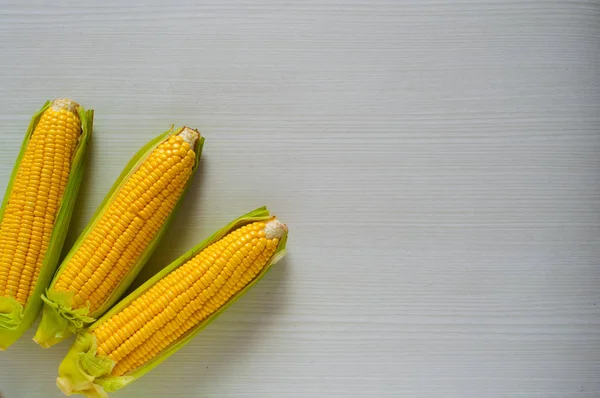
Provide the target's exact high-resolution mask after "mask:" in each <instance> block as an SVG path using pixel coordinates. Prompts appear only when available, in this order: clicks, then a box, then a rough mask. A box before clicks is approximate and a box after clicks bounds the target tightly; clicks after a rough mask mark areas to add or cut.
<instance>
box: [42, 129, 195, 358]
mask: <svg viewBox="0 0 600 398" xmlns="http://www.w3.org/2000/svg"><path fill="white" fill-rule="evenodd" d="M182 129H183V127H180V128H178V129H174V128H173V126H171V128H170V129H169V130H167V131H165V132H163V133H162V134H160V135H159V136H157V137H155V138H154V139H152V140H151V141H150V142H148V143H147V144H146V145H144V146H143V147H142V148H141V149H140V150H138V152H137V153H136V154H135V155H134V156H133V157H132V158H131V160H130V161H129V162H128V163H127V165H126V166H125V168H124V169H123V171H122V172H121V174H120V175H119V177H118V178H117V180H116V181H115V183H114V184H113V186H112V187H111V189H110V191H109V192H108V193H107V195H106V196H105V197H104V200H103V201H102V203H101V204H100V206H99V207H98V209H96V212H95V213H94V215H93V216H92V219H91V220H90V222H89V223H88V225H87V226H86V228H85V229H84V230H83V232H82V233H81V235H80V236H79V238H78V239H77V241H76V242H75V244H74V245H73V247H72V248H71V250H70V251H69V253H68V254H67V256H66V257H65V259H64V260H63V262H62V264H61V266H60V267H59V269H58V271H57V272H56V274H55V275H54V278H53V279H52V281H51V282H50V284H49V286H52V285H54V283H56V281H57V279H58V277H59V276H60V274H61V272H62V271H64V268H65V265H66V264H67V262H68V261H69V260H70V259H71V258H72V257H73V255H74V253H75V251H76V250H77V249H78V248H79V246H80V245H81V243H82V242H83V240H84V239H85V237H86V236H87V234H88V233H89V232H90V230H91V229H92V228H93V227H94V226H95V225H96V223H97V222H98V220H99V219H100V215H101V214H103V213H104V212H105V210H106V208H107V207H108V205H109V204H110V203H111V202H112V200H113V198H114V197H115V196H116V194H117V193H118V192H119V190H120V189H121V188H122V186H123V184H124V183H125V181H126V180H127V178H129V176H130V175H131V174H133V173H134V172H135V171H136V170H137V169H138V167H139V166H140V164H141V163H142V162H143V161H144V160H145V159H146V158H147V157H148V156H149V155H150V153H151V152H152V151H153V150H154V149H155V148H156V147H157V146H158V145H160V144H161V143H162V142H163V141H164V140H166V139H167V138H168V137H170V136H172V135H175V134H178V133H179V132H181V130H182ZM203 147H204V137H202V136H201V137H200V138H199V139H198V140H197V141H196V146H195V148H194V151H195V153H196V161H195V164H194V167H193V169H192V175H191V176H190V178H189V179H188V182H187V184H186V187H185V188H184V190H183V192H182V194H181V196H180V197H179V199H178V200H177V203H176V204H175V207H174V208H173V211H172V212H171V214H170V215H169V216H168V217H167V219H166V220H165V223H164V224H163V225H162V227H161V229H160V230H159V232H158V233H157V234H156V236H155V237H154V239H153V240H152V242H150V244H149V245H148V247H147V248H146V250H145V251H144V252H143V253H142V255H141V256H140V258H139V259H138V261H137V262H136V264H135V265H134V266H133V267H132V269H131V270H130V272H129V273H128V274H127V276H126V277H125V278H123V279H121V281H120V282H119V285H118V286H117V288H116V289H115V290H114V291H113V292H112V294H111V295H110V296H109V298H108V299H107V300H106V301H105V302H104V304H103V305H102V306H101V307H100V308H98V309H97V310H96V311H94V312H92V313H89V309H87V308H82V309H76V310H74V309H73V308H72V305H71V302H72V301H71V300H72V297H73V294H72V293H70V294H69V292H59V291H55V290H53V289H51V288H50V287H49V288H48V289H46V294H45V295H43V300H44V302H45V305H44V311H43V314H42V321H41V322H40V326H39V327H38V331H37V332H36V337H35V338H34V340H35V341H36V342H37V343H38V344H40V346H42V347H44V348H47V347H50V346H52V345H54V344H57V343H59V342H61V341H63V340H64V339H66V338H67V337H69V336H70V335H71V334H74V333H77V332H78V331H79V330H81V329H82V328H83V327H85V326H87V325H89V324H90V323H92V322H94V321H95V319H96V318H98V317H99V316H101V315H102V314H103V313H104V312H106V310H108V309H109V308H110V307H111V306H112V305H113V304H114V303H115V302H116V301H117V300H118V299H119V298H120V297H121V295H122V294H123V293H124V292H125V291H126V290H127V288H128V287H129V285H131V283H133V280H134V279H135V277H136V276H137V275H138V274H139V272H140V271H141V269H142V268H143V266H144V265H145V264H146V262H147V261H148V260H149V258H150V257H151V256H152V254H153V253H154V250H155V249H156V247H157V245H158V243H159V242H160V240H161V239H162V238H163V237H164V235H165V233H166V231H167V229H168V227H169V225H170V224H171V221H172V220H173V217H174V215H175V214H176V212H177V210H178V209H179V207H180V205H181V202H182V200H183V198H184V196H185V195H186V193H187V191H188V189H189V187H190V185H191V181H192V179H193V176H194V174H195V173H196V170H197V169H198V166H199V163H200V158H201V156H202V149H203Z"/></svg>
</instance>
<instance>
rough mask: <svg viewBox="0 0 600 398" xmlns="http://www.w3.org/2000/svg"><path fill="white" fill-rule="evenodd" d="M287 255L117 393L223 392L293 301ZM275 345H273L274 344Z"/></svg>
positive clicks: (118, 397) (137, 397)
mask: <svg viewBox="0 0 600 398" xmlns="http://www.w3.org/2000/svg"><path fill="white" fill-rule="evenodd" d="M288 268H289V264H288V261H287V257H286V258H284V259H282V260H281V261H280V262H279V263H277V264H275V265H274V266H273V268H272V269H271V271H269V273H268V274H267V275H265V277H264V278H263V279H262V280H260V281H259V282H258V283H257V284H256V285H255V286H254V287H253V288H252V289H250V290H249V291H248V293H247V294H245V295H244V296H243V297H241V298H240V299H239V300H238V301H237V302H236V303H235V304H233V305H232V306H231V307H230V308H229V309H227V310H226V311H225V312H224V313H223V314H222V315H221V316H219V317H218V318H217V319H216V320H215V321H214V322H213V323H211V324H210V325H209V326H207V327H206V329H204V330H202V331H201V332H200V333H199V334H198V335H197V336H195V337H194V339H192V340H191V341H190V342H189V343H188V344H187V345H186V346H185V347H182V348H181V349H180V350H179V351H177V352H176V353H175V354H173V355H172V356H170V357H169V358H168V359H166V360H165V362H163V363H162V364H160V365H159V366H158V367H157V368H155V369H153V370H152V371H151V372H149V373H148V374H146V375H145V376H144V377H142V378H140V379H138V380H137V381H136V382H135V383H133V384H132V385H131V386H129V387H125V388H124V389H123V390H121V391H119V392H117V393H114V394H112V395H111V396H114V397H115V398H125V397H127V398H143V397H144V398H145V397H150V396H151V397H166V396H171V395H172V394H173V393H174V392H176V393H177V396H181V397H196V396H197V397H204V396H206V397H219V396H221V395H222V394H221V391H220V390H221V389H222V387H220V386H223V385H226V384H227V383H229V382H231V379H232V377H234V375H236V374H240V373H241V372H240V369H242V367H244V366H247V363H248V362H249V361H251V360H248V359H246V361H244V360H241V358H242V357H243V356H245V355H246V354H248V353H249V352H251V351H252V348H253V347H255V346H256V345H257V344H260V343H265V344H264V347H265V349H268V346H267V344H268V343H267V341H268V335H269V334H274V333H275V332H276V330H275V329H276V328H275V325H276V324H277V323H278V319H279V317H280V316H281V315H283V314H285V313H286V312H287V308H288V307H289V295H288V292H289V289H288V284H289V283H290V281H289V280H288V277H289V275H290V273H289V269H288ZM269 351H270V350H269Z"/></svg>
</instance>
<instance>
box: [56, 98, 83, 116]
mask: <svg viewBox="0 0 600 398" xmlns="http://www.w3.org/2000/svg"><path fill="white" fill-rule="evenodd" d="M77 108H79V104H78V103H77V102H75V101H73V100H70V99H68V98H61V99H55V100H54V102H53V103H52V109H54V110H55V111H60V110H61V109H66V110H68V111H70V112H73V113H75V112H76V111H77Z"/></svg>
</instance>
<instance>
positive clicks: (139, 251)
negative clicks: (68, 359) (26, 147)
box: [34, 127, 203, 347]
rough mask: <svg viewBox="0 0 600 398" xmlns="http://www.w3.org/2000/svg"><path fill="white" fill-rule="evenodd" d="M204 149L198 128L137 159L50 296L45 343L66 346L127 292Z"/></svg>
mask: <svg viewBox="0 0 600 398" xmlns="http://www.w3.org/2000/svg"><path fill="white" fill-rule="evenodd" d="M202 143H203V139H202V138H201V137H200V135H199V133H198V132H197V131H195V130H192V129H190V128H187V127H184V128H182V129H179V130H177V131H173V130H169V131H167V132H166V133H164V134H163V135H161V136H159V137H157V138H156V139H155V140H154V141H152V142H150V143H149V144H148V145H147V146H146V147H145V148H142V150H141V151H140V152H139V153H138V154H137V155H136V156H135V157H134V158H133V159H132V161H131V162H130V164H129V165H128V166H127V167H126V168H125V171H124V172H123V173H122V174H121V177H120V178H119V180H118V181H117V182H116V183H115V186H114V187H113V189H112V190H111V192H110V193H109V194H108V195H107V197H106V199H105V201H104V203H103V204H102V205H101V206H100V209H99V210H98V212H97V213H96V215H95V216H94V217H93V220H92V221H91V222H90V224H89V225H88V227H87V228H86V230H85V231H84V232H83V234H82V235H81V236H80V238H79V239H78V241H77V242H76V243H75V246H74V247H73V248H72V249H71V251H70V252H69V254H68V255H67V257H66V258H65V260H64V261H63V263H62V264H61V266H60V268H59V270H58V272H57V273H56V275H55V276H54V279H53V280H52V282H51V284H50V287H49V288H48V290H47V292H46V295H44V296H42V299H43V300H44V301H45V305H44V311H43V314H42V321H41V323H40V326H39V328H38V330H37V333H36V335H35V336H34V340H35V341H36V342H37V343H38V344H40V345H41V346H42V347H49V346H51V345H53V344H56V343H58V342H60V341H61V340H63V339H65V338H66V337H68V336H69V335H70V334H71V333H73V332H76V331H78V330H79V329H81V328H82V327H83V326H84V325H85V324H89V323H92V322H93V321H94V320H95V318H97V317H98V316H100V315H102V314H103V313H104V312H105V311H106V310H108V309H109V308H110V307H111V306H112V304H114V302H115V301H116V300H118V298H119V296H120V295H121V294H123V293H124V291H125V289H126V288H127V287H128V286H129V284H130V283H131V282H132V281H133V279H134V278H135V276H136V275H137V273H138V272H139V271H140V269H141V267H142V266H143V265H144V263H145V262H146V261H147V259H148V258H149V256H150V255H151V253H152V251H153V250H154V248H155V247H156V244H157V243H158V241H159V239H160V238H161V237H162V235H163V234H164V232H165V227H166V224H167V222H168V221H169V220H170V218H171V215H172V214H173V211H174V209H175V207H176V205H177V203H178V202H179V200H180V199H181V197H182V196H183V193H184V191H185V189H186V188H187V187H188V185H189V182H190V180H191V179H190V177H191V176H192V174H193V173H194V172H195V170H196V167H197V164H198V160H199V156H200V152H201V148H202Z"/></svg>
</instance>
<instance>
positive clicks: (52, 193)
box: [0, 100, 81, 306]
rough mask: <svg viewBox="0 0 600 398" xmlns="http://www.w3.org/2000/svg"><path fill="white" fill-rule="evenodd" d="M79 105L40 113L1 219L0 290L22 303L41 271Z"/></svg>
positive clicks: (65, 103)
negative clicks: (40, 115)
mask: <svg viewBox="0 0 600 398" xmlns="http://www.w3.org/2000/svg"><path fill="white" fill-rule="evenodd" d="M77 106H78V105H77V104H76V103H75V102H73V101H70V100H56V101H54V104H53V106H52V107H50V108H48V109H47V110H46V111H45V112H44V113H43V114H42V117H41V119H40V121H39V122H38V125H37V127H36V128H35V130H34V132H33V134H32V136H31V140H30V141H29V145H28V146H27V149H26V150H25V153H24V155H23V158H22V160H21V164H20V165H19V170H18V172H17V176H16V179H15V181H14V185H13V189H12V192H11V193H10V196H9V198H8V204H7V206H6V210H5V211H4V217H3V218H2V222H1V223H0V294H2V295H3V296H8V297H13V298H15V299H16V300H17V301H18V302H19V303H21V304H22V305H23V306H24V305H25V304H26V303H27V300H28V299H29V297H30V296H31V293H32V292H33V287H34V286H35V283H36V282H37V278H38V276H39V274H40V267H41V264H42V260H43V259H44V256H45V255H46V249H47V248H48V242H49V241H50V236H51V235H52V230H53V229H54V223H55V221H56V214H57V213H58V207H59V205H60V203H61V199H62V195H63V193H64V191H65V187H66V185H67V179H68V178H69V173H70V171H71V160H72V159H73V155H74V153H75V148H77V143H78V140H79V136H80V134H81V124H80V121H79V116H78V115H77V112H76V108H77Z"/></svg>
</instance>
